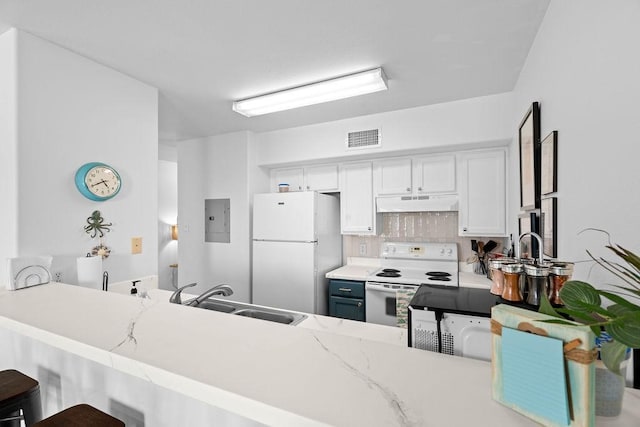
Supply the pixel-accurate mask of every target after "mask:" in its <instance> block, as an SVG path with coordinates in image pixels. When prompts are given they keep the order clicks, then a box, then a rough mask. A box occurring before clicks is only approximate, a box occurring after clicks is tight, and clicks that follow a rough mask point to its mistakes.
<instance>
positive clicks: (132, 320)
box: [0, 283, 640, 426]
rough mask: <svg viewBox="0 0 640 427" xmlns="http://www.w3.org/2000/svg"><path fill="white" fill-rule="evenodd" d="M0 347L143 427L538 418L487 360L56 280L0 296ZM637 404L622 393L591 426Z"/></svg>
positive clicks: (0, 362)
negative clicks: (509, 403) (135, 417)
mask: <svg viewBox="0 0 640 427" xmlns="http://www.w3.org/2000/svg"><path fill="white" fill-rule="evenodd" d="M0 346H1V348H2V349H3V351H2V353H1V354H0V368H2V369H9V368H13V367H15V368H17V369H20V370H23V372H25V373H26V374H27V375H31V376H34V377H37V376H38V374H40V373H42V372H45V373H48V374H49V375H53V374H55V372H52V371H55V369H58V368H59V369H60V370H61V371H60V372H58V374H60V376H61V378H62V379H61V381H62V383H63V386H64V384H66V383H70V382H73V381H68V378H69V377H74V375H75V377H74V378H77V379H76V380H75V381H76V382H80V383H82V384H76V385H77V389H78V390H82V392H77V394H76V395H74V396H71V397H70V396H69V394H68V393H67V394H64V393H63V397H64V398H65V399H66V400H65V402H64V406H70V404H72V403H74V402H72V401H74V400H75V401H85V402H88V403H94V404H96V405H97V406H98V407H101V408H102V409H105V410H109V409H110V408H109V407H105V406H109V403H108V402H111V401H112V398H113V399H115V398H117V399H119V400H120V401H124V402H125V403H128V405H129V406H131V407H132V408H133V409H135V410H137V411H138V412H139V413H140V414H143V415H144V418H145V420H146V425H151V426H161V425H167V426H171V425H203V426H204V425H212V424H214V423H216V424H218V423H219V424H220V425H242V426H245V425H247V426H249V425H265V424H266V425H278V426H282V425H292V426H294V425H295V426H304V425H309V426H311V425H345V426H375V425H380V426H394V425H398V426H400V425H407V426H422V425H451V426H454V425H478V426H481V425H487V426H495V425H509V426H526V425H535V424H534V423H533V422H532V421H531V420H529V419H527V418H525V417H523V416H521V415H519V414H518V413H516V412H513V411H511V410H510V409H508V408H506V407H503V406H501V405H500V404H498V403H497V402H495V401H493V400H492V399H491V366H490V364H488V363H486V362H482V361H476V360H471V359H462V358H458V357H452V356H446V355H442V354H437V353H431V352H427V351H422V350H416V349H411V348H404V347H401V346H398V345H389V344H385V343H382V342H378V341H372V340H366V339H360V338H355V337H351V336H344V335H339V334H334V333H330V332H326V331H322V330H314V329H308V328H304V327H294V326H289V325H281V324H275V323H270V322H265V321H261V320H256V319H251V318H245V317H241V316H233V315H228V314H224V313H219V312H213V311H207V310H198V309H194V308H192V307H185V306H179V305H175V304H170V303H168V302H164V301H160V300H153V299H143V298H134V297H130V296H125V295H119V294H114V293H106V292H101V291H97V290H92V289H86V288H80V287H76V286H71V285H64V284H58V283H53V284H48V285H41V286H37V287H33V288H29V289H24V290H20V291H14V292H11V291H4V290H3V291H0ZM41 352H46V353H47V355H45V356H44V359H40V360H38V357H39V356H38V355H39V354H40V353H41ZM46 363H49V364H51V365H49V366H43V364H46ZM56 363H58V368H54V367H53V365H55V364H56ZM10 365H13V366H10ZM36 365H37V366H36ZM41 386H42V387H43V395H44V396H45V399H44V400H45V402H44V404H45V413H46V412H47V407H48V406H50V404H51V402H48V401H47V398H46V396H47V390H48V388H49V384H48V383H47V384H42V385H41ZM105 391H106V393H107V394H109V393H113V394H114V396H108V397H109V399H108V400H105V399H103V398H101V397H98V395H101V393H102V394H105ZM148 396H154V398H153V399H149V398H148ZM145 398H146V400H145ZM180 399H182V400H180ZM185 399H186V401H187V404H185V403H184V402H185ZM111 407H113V406H111ZM639 408H640V393H638V392H637V390H628V391H627V394H626V396H625V404H624V409H623V414H622V415H621V416H620V417H618V418H617V419H614V420H606V419H598V424H602V425H638V423H640V409H639ZM124 412H126V411H124Z"/></svg>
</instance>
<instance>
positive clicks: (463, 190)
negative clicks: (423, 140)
mask: <svg viewBox="0 0 640 427" xmlns="http://www.w3.org/2000/svg"><path fill="white" fill-rule="evenodd" d="M505 168H506V150H505V149H495V150H486V151H474V152H463V153H460V154H458V171H459V186H458V189H459V198H460V207H459V212H458V228H459V229H458V234H459V235H460V236H505V235H506V232H507V230H506V209H507V207H506V179H505V177H506V170H505Z"/></svg>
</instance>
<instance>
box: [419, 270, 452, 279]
mask: <svg viewBox="0 0 640 427" xmlns="http://www.w3.org/2000/svg"><path fill="white" fill-rule="evenodd" d="M425 274H426V275H427V276H430V277H431V278H432V279H433V278H436V277H449V276H451V274H450V273H447V272H445V271H428V272H426V273H425Z"/></svg>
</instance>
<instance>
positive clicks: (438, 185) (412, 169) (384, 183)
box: [373, 154, 456, 195]
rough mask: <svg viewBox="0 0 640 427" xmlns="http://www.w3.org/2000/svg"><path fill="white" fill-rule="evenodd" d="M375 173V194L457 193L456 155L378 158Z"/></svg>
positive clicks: (375, 163)
mask: <svg viewBox="0 0 640 427" xmlns="http://www.w3.org/2000/svg"><path fill="white" fill-rule="evenodd" d="M373 173H374V175H373V188H374V193H375V195H391V194H396V195H401V194H409V195H420V194H437V193H455V192H456V157H455V155H453V154H447V155H437V156H419V157H414V158H409V157H406V158H397V159H386V160H378V161H376V162H374V172H373Z"/></svg>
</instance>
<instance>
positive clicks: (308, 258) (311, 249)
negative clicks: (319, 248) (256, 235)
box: [252, 241, 317, 313]
mask: <svg viewBox="0 0 640 427" xmlns="http://www.w3.org/2000/svg"><path fill="white" fill-rule="evenodd" d="M315 248H316V243H300V242H261V241H254V242H253V282H252V283H253V303H254V304H259V305H265V306H269V307H276V308H282V309H286V310H295V311H302V312H304V313H316V312H317V311H316V310H317V307H316V302H317V300H316V274H315V268H316V265H315Z"/></svg>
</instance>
